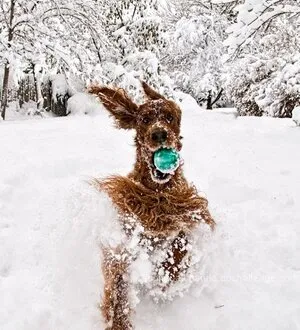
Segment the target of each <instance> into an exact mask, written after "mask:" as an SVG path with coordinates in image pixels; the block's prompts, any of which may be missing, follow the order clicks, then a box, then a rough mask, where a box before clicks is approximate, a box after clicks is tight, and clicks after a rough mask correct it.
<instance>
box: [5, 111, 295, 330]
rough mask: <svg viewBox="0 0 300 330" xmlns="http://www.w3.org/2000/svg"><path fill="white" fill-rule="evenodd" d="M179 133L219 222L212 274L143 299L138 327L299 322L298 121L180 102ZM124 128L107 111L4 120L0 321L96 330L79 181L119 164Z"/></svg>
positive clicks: (88, 213) (188, 169) (129, 158)
mask: <svg viewBox="0 0 300 330" xmlns="http://www.w3.org/2000/svg"><path fill="white" fill-rule="evenodd" d="M182 135H183V136H184V140H183V142H184V149H183V152H182V154H183V158H184V159H185V174H186V176H187V177H188V178H189V179H190V180H191V181H193V182H194V183H195V184H196V185H197V186H198V187H199V189H200V190H202V191H204V192H206V194H207V196H208V199H209V201H210V208H211V211H212V213H213V215H214V216H215V219H216V221H217V222H218V224H219V225H218V230H217V233H216V239H215V241H216V242H215V243H214V244H215V245H216V246H215V247H216V249H215V253H214V254H213V256H212V260H210V264H211V272H210V275H209V276H208V277H207V278H206V279H204V281H205V284H206V288H205V289H204V290H201V289H200V285H195V286H194V287H192V288H191V290H190V291H189V292H188V293H187V294H185V295H184V296H183V297H182V298H176V299H175V300H173V301H172V302H169V303H165V304H162V303H160V304H156V303H154V302H153V301H151V300H149V299H148V298H147V297H141V302H140V304H139V305H138V307H137V313H136V315H135V324H136V329H138V330H154V329H155V330H166V329H173V330H177V329H178V330H179V329H180V330H182V329H189V330H199V329H201V330H208V329H210V330H211V329H213V330H221V329H222V330H226V329H228V330H235V329H243V330H250V329H251V330H253V329H256V330H259V329H264V330H265V329H270V330H285V329H286V330H297V329H300V240H299V235H300V201H299V195H300V170H299V169H300V152H299V141H300V129H299V128H298V127H295V124H294V123H293V121H292V120H291V119H286V120H285V119H269V118H249V117H248V118H237V119H236V118H235V116H234V115H232V116H228V114H224V113H222V112H209V111H207V112H204V111H193V109H186V111H185V113H184V118H183V134H182ZM132 136H133V134H132V133H131V132H125V131H118V130H116V129H114V128H113V126H112V122H111V120H110V119H108V118H107V116H106V114H105V113H103V114H101V115H99V116H95V117H81V116H79V117H76V116H75V117H69V118H57V119H55V118H53V119H45V120H31V121H22V122H18V121H15V122H13V121H11V122H2V123H1V124H0V143H1V157H0V329H1V330H41V329H43V330H50V329H51V330H54V329H55V330H67V329H72V330H92V329H103V325H102V324H101V318H100V313H99V310H98V303H99V301H100V292H101V285H102V280H101V275H100V265H99V251H98V248H97V244H96V242H95V240H94V233H93V231H94V226H95V223H96V222H97V216H98V215H97V203H99V202H101V200H100V199H99V201H98V199H97V196H98V195H97V193H94V192H91V189H90V188H89V186H88V185H87V183H86V181H87V180H89V179H90V178H91V177H93V176H106V175H107V174H111V173H121V174H123V173H124V174H125V173H127V172H128V171H129V170H130V169H131V166H132V164H133V160H134V147H133V141H132ZM202 284H203V283H202ZM202 284H201V287H202Z"/></svg>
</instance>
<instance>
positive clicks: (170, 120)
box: [166, 113, 173, 123]
mask: <svg viewBox="0 0 300 330" xmlns="http://www.w3.org/2000/svg"><path fill="white" fill-rule="evenodd" d="M166 121H167V122H168V123H171V122H172V121H173V116H172V115H171V114H170V113H169V114H167V115H166Z"/></svg>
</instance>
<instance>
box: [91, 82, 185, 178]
mask: <svg viewBox="0 0 300 330" xmlns="http://www.w3.org/2000/svg"><path fill="white" fill-rule="evenodd" d="M142 86H143V89H144V92H145V95H146V98H147V100H146V102H145V103H143V104H141V105H137V104H135V103H134V102H133V101H132V100H131V99H130V98H129V97H128V95H127V94H126V92H125V91H124V90H123V89H111V88H107V87H99V86H92V87H91V88H90V89H89V92H90V93H92V94H96V95H97V96H98V97H99V98H100V100H101V102H102V103H103V105H104V106H105V108H106V109H107V110H108V111H109V112H110V114H111V115H112V116H113V117H114V118H115V121H116V124H117V126H118V127H119V128H124V129H135V130H136V132H137V134H136V144H137V148H138V151H139V152H140V157H141V158H142V159H141V161H143V162H144V163H145V164H147V168H148V171H149V174H150V176H151V179H152V180H153V181H155V182H157V183H166V182H168V181H169V180H170V179H171V177H172V176H173V175H174V174H175V173H176V171H177V169H175V170H174V171H170V172H165V171H164V172H162V171H160V170H158V169H157V168H156V166H155V165H154V153H155V152H156V151H157V150H159V149H161V148H168V149H172V150H174V151H175V152H179V151H180V149H181V146H182V145H181V142H180V139H181V137H180V123H181V110H180V108H179V107H178V106H177V105H176V103H175V102H173V101H171V100H167V99H166V98H165V97H163V96H162V95H160V94H159V93H157V92H156V91H154V90H153V89H152V88H151V87H150V86H148V85H147V84H146V83H144V82H143V83H142Z"/></svg>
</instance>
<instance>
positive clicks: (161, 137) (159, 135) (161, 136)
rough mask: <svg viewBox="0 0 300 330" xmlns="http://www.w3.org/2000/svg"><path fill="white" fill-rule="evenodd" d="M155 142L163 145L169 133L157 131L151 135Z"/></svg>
mask: <svg viewBox="0 0 300 330" xmlns="http://www.w3.org/2000/svg"><path fill="white" fill-rule="evenodd" d="M151 137H152V140H153V141H154V142H158V143H163V142H166V140H167V138H168V133H167V132H166V131H165V130H156V131H154V132H153V133H152V135H151Z"/></svg>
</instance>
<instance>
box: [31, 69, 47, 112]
mask: <svg viewBox="0 0 300 330" xmlns="http://www.w3.org/2000/svg"><path fill="white" fill-rule="evenodd" d="M40 76H41V74H40V72H37V71H36V67H35V65H33V77H34V86H35V95H36V103H37V108H38V109H39V110H41V109H43V101H44V99H43V94H42V87H41V77H40Z"/></svg>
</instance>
